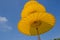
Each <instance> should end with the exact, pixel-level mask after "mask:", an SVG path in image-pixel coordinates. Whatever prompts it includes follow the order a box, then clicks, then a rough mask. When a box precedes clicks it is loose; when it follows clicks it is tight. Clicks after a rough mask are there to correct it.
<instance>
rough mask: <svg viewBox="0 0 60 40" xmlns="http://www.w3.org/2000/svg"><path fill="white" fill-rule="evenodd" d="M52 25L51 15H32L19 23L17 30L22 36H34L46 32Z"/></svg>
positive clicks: (53, 22)
mask: <svg viewBox="0 0 60 40" xmlns="http://www.w3.org/2000/svg"><path fill="white" fill-rule="evenodd" d="M54 24H55V17H54V16H53V15H52V14H49V13H34V14H31V15H29V16H27V17H26V18H22V19H21V20H20V21H19V23H18V30H19V31H20V32H22V33H23V34H26V35H29V36H35V35H39V34H43V33H45V32H48V31H49V30H50V29H52V28H53V26H54ZM37 32H38V33H37Z"/></svg>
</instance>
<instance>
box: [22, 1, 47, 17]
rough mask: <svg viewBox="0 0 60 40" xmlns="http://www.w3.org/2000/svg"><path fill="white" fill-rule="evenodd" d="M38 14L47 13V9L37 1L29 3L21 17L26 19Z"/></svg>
mask: <svg viewBox="0 0 60 40" xmlns="http://www.w3.org/2000/svg"><path fill="white" fill-rule="evenodd" d="M36 12H46V9H45V7H44V6H43V5H42V4H40V3H38V2H37V1H28V2H27V3H26V4H25V5H24V8H23V9H22V12H21V17H22V18H25V17H26V16H27V15H30V14H32V13H36Z"/></svg>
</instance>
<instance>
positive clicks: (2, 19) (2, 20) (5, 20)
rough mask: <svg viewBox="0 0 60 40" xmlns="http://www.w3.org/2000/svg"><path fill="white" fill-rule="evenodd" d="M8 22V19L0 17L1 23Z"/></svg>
mask: <svg viewBox="0 0 60 40" xmlns="http://www.w3.org/2000/svg"><path fill="white" fill-rule="evenodd" d="M7 21H8V19H7V18H6V17H1V16H0V22H7Z"/></svg>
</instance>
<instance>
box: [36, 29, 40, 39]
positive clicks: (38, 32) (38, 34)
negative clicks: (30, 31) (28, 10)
mask: <svg viewBox="0 0 60 40" xmlns="http://www.w3.org/2000/svg"><path fill="white" fill-rule="evenodd" d="M36 30H37V35H38V40H40V35H39V31H38V28H36Z"/></svg>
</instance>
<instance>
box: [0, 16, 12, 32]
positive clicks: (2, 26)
mask: <svg viewBox="0 0 60 40" xmlns="http://www.w3.org/2000/svg"><path fill="white" fill-rule="evenodd" d="M7 23H8V19H7V18H6V17H2V16H0V31H3V32H6V31H11V30H12V27H11V26H10V25H9V24H7Z"/></svg>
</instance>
